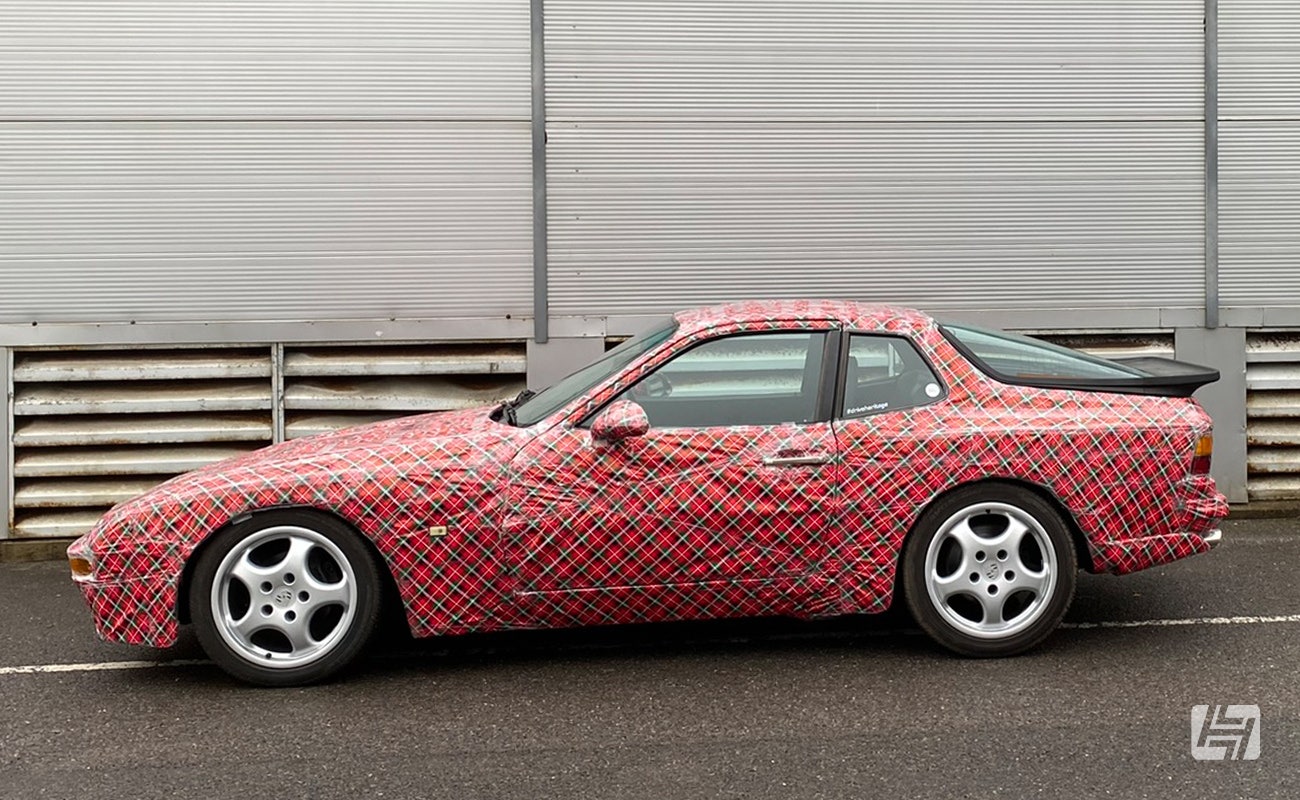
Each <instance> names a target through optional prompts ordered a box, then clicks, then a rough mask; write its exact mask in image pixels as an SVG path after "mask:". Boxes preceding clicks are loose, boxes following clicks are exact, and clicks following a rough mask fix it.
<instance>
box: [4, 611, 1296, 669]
mask: <svg viewBox="0 0 1300 800" xmlns="http://www.w3.org/2000/svg"><path fill="white" fill-rule="evenodd" d="M1291 623H1300V614H1274V615H1271V616H1236V617H1175V618H1170V619H1123V620H1121V619H1116V620H1106V621H1103V622H1065V623H1062V624H1061V629H1062V630H1072V631H1082V630H1092V629H1095V628H1169V627H1176V626H1180V625H1285V624H1291ZM823 637H825V634H810V635H809V637H808V638H823ZM755 638H763V637H755ZM797 638H803V637H802V636H799V637H797ZM832 638H834V637H832ZM746 640H747V641H748V640H749V637H746ZM211 663H212V662H211V661H208V660H207V659H202V658H189V659H178V660H176V661H97V662H90V663H86V664H29V665H26V666H21V667H0V677H4V676H6V675H35V674H40V673H47V672H112V671H116V670H126V669H153V668H156V667H194V666H200V665H206V664H211Z"/></svg>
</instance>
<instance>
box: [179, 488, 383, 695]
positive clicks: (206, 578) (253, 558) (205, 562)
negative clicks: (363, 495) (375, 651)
mask: <svg viewBox="0 0 1300 800" xmlns="http://www.w3.org/2000/svg"><path fill="white" fill-rule="evenodd" d="M281 550H283V551H284V555H283V559H282V560H277V558H278V557H279V554H280V551H281ZM295 565H297V566H295ZM253 570H258V572H256V573H254V572H253ZM261 571H265V572H266V574H263V573H262V572H261ZM236 573H238V574H236ZM254 575H256V576H257V577H256V578H254V577H252V576H254ZM262 578H265V580H261V579H262ZM219 581H220V589H219V591H214V586H217V585H218V582H219ZM249 583H252V584H254V585H248V584H249ZM383 586H384V584H383V582H382V581H381V578H380V572H379V566H378V565H377V564H376V563H375V559H374V558H373V557H372V556H371V553H370V550H369V549H368V548H367V547H366V545H365V544H364V543H363V542H362V541H361V540H360V538H359V536H358V534H357V533H356V532H355V531H354V530H352V528H350V527H349V526H348V525H346V524H345V523H343V522H341V521H339V520H338V519H336V518H334V517H331V516H329V515H326V514H321V513H317V512H313V511H310V510H303V509H274V510H269V511H264V512H261V513H257V514H254V515H253V516H252V517H250V518H248V519H244V520H241V521H239V522H236V523H235V524H233V525H231V526H230V527H229V528H227V529H225V530H224V531H222V532H221V533H219V534H217V536H216V537H215V538H213V540H212V541H211V542H209V543H208V545H207V546H205V547H204V548H203V550H202V551H201V553H200V554H199V561H198V563H197V565H196V566H195V570H194V577H193V580H192V581H191V582H190V586H189V603H190V613H191V617H192V618H193V621H194V628H195V632H196V633H197V635H198V639H199V643H200V644H201V645H202V646H203V650H204V651H205V652H206V653H207V654H208V656H209V657H210V658H211V659H212V660H213V661H214V662H216V663H217V665H218V666H220V667H221V668H222V669H223V670H225V671H226V672H228V673H229V674H231V675H233V676H234V677H236V678H238V679H240V680H243V681H246V682H248V683H252V684H256V685H259V686H301V685H304V684H309V683H317V682H320V681H323V680H325V679H327V678H330V677H332V676H334V675H336V674H337V673H338V672H339V671H341V670H343V669H344V668H346V667H348V666H349V665H350V664H352V663H353V662H354V661H355V660H356V658H357V657H358V656H359V655H360V654H361V653H362V651H363V650H364V649H365V647H366V645H367V644H368V643H369V641H370V639H371V637H372V635H373V634H374V632H375V629H376V627H377V625H378V622H379V616H380V611H381V607H382V597H383ZM268 587H269V588H268ZM313 592H315V600H313V599H312V598H313V594H312V593H313ZM244 593H247V597H246V599H245V597H244ZM241 611H242V612H243V613H240V612H241ZM267 612H269V613H267ZM259 615H260V616H259ZM245 622H247V623H248V624H247V625H245V624H244V623H245ZM259 626H261V628H262V629H259V630H252V629H253V628H257V627H259ZM245 631H249V632H248V633H245ZM289 634H292V636H291V635H289ZM295 638H296V639H297V640H298V644H295V643H294V639H295ZM286 647H287V648H288V649H287V651H285V648H286ZM281 651H284V652H281Z"/></svg>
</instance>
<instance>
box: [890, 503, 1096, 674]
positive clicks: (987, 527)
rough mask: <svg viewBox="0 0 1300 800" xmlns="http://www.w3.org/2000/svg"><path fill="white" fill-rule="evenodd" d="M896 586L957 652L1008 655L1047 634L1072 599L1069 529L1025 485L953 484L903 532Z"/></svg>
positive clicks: (932, 632) (927, 628)
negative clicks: (904, 540) (908, 532)
mask: <svg viewBox="0 0 1300 800" xmlns="http://www.w3.org/2000/svg"><path fill="white" fill-rule="evenodd" d="M902 568H903V575H902V579H903V589H904V593H905V595H906V597H907V602H908V606H909V608H911V610H912V615H913V616H914V617H915V618H916V621H917V623H918V624H919V625H920V626H921V627H922V628H923V629H924V630H925V631H926V632H927V633H928V634H930V636H932V637H933V638H934V639H935V640H936V641H938V642H939V643H940V644H942V645H943V646H945V647H947V648H949V649H950V650H953V651H956V652H958V653H961V654H963V655H971V656H1006V655H1013V654H1015V653H1019V652H1022V651H1024V650H1027V649H1029V648H1031V647H1033V646H1034V645H1036V644H1038V643H1039V642H1041V641H1042V640H1043V639H1045V638H1047V636H1048V635H1050V634H1051V632H1052V631H1053V630H1055V628H1056V626H1057V625H1058V624H1059V623H1060V621H1061V618H1062V617H1063V616H1064V615H1065V612H1066V609H1067V608H1068V607H1069V605H1070V601H1071V600H1072V599H1073V597H1074V587H1075V573H1076V569H1077V564H1076V557H1075V552H1074V546H1073V542H1072V541H1071V539H1070V532H1069V529H1068V528H1067V527H1066V525H1065V522H1064V521H1063V520H1062V519H1061V517H1060V515H1059V514H1058V513H1057V512H1056V510H1055V509H1053V508H1052V507H1051V506H1050V505H1049V504H1048V503H1047V502H1046V501H1044V500H1043V499H1042V498H1040V497H1039V496H1037V495H1036V494H1034V493H1033V492H1031V491H1029V490H1027V489H1022V488H1020V487H1017V486H1011V485H1006V484H981V485H973V486H970V487H967V488H964V489H960V490H958V491H956V492H953V493H952V494H950V495H948V496H946V497H944V498H942V499H941V500H940V501H938V502H937V503H935V505H934V506H933V507H932V508H931V509H929V510H928V511H927V512H926V514H925V516H924V517H923V518H922V520H921V521H920V522H919V523H918V525H917V529H916V530H915V531H913V532H912V535H911V536H910V537H909V538H908V541H907V545H906V547H905V548H904V554H903V563H902Z"/></svg>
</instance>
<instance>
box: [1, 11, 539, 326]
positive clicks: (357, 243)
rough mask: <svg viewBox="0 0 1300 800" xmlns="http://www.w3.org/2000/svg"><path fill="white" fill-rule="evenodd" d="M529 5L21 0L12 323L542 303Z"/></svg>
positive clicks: (12, 102) (8, 15) (382, 312)
mask: <svg viewBox="0 0 1300 800" xmlns="http://www.w3.org/2000/svg"><path fill="white" fill-rule="evenodd" d="M528 19H529V17H528V2H527V0H510V2H497V1H495V0H489V1H486V2H485V1H484V0H443V1H441V2H424V0H409V1H390V0H381V1H380V2H370V1H369V0H367V1H365V2H362V0H340V2H330V3H319V2H302V1H301V0H268V1H267V2H229V1H228V2H215V3H200V2H192V1H191V0H185V1H184V2H143V0H131V1H130V2H109V1H108V0H98V1H95V0H72V1H70V2H60V3H45V2H13V1H12V0H0V282H2V283H3V285H4V286H5V291H6V295H5V303H4V304H2V305H0V323H3V322H17V323H28V322H82V321H85V322H125V321H180V322H185V321H194V322H210V321H222V320H270V321H289V320H329V319H356V318H390V317H399V318H400V317H407V318H421V317H437V316H444V317H453V316H475V315H477V316H488V317H491V316H500V317H504V316H505V315H506V314H511V313H516V314H518V313H526V312H527V310H528V309H529V308H531V301H532V295H531V262H532V258H531V252H532V250H531V238H530V236H531V233H530V232H531V223H532V215H531V161H530V138H529V136H530V131H529V115H530V94H529V84H530V75H529V23H528Z"/></svg>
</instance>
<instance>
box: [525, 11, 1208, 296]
mask: <svg viewBox="0 0 1300 800" xmlns="http://www.w3.org/2000/svg"><path fill="white" fill-rule="evenodd" d="M547 29H548V36H547V104H548V113H549V119H548V135H549V142H550V146H549V152H548V159H549V172H548V183H549V185H548V193H549V198H550V209H549V214H550V243H551V248H550V253H551V260H550V280H551V289H552V297H551V306H552V309H553V311H555V312H556V313H560V314H564V313H591V312H598V311H599V312H617V313H639V312H647V311H656V310H665V309H669V308H673V307H679V306H682V305H687V304H693V303H697V302H708V301H711V300H718V299H723V298H734V297H764V296H773V295H807V294H828V295H840V296H843V295H848V296H855V297H863V298H869V299H881V300H896V301H903V302H909V303H914V304H918V305H922V306H927V307H930V308H963V307H972V308H1031V307H1040V308H1081V307H1083V308H1086V307H1092V308H1096V307H1104V308H1112V307H1113V308H1118V307H1133V306H1185V307H1199V306H1201V304H1202V302H1203V299H1204V296H1203V258H1204V238H1203V236H1204V231H1203V219H1204V208H1205V206H1204V198H1203V196H1202V195H1203V186H1204V184H1203V154H1202V128H1203V125H1202V116H1201V115H1202V82H1203V75H1202V63H1203V62H1202V45H1203V42H1202V6H1201V4H1200V3H1199V2H1188V1H1187V0H1179V1H1177V2H1173V1H1169V0H1163V1H1162V0H1149V1H1144V2H1103V3H1093V2H1015V3H1012V2H980V3H976V2H952V1H949V2H927V3H913V2H892V3H861V2H830V1H829V0H814V1H813V2H794V1H793V0H786V1H785V2H776V1H775V0H764V1H760V2H753V3H746V4H743V5H738V4H734V3H728V2H721V1H720V0H718V1H713V2H693V3H673V2H648V1H645V0H641V1H638V2H622V3H605V2H594V1H592V2H578V1H577V0H552V2H549V3H548V4H547Z"/></svg>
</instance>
